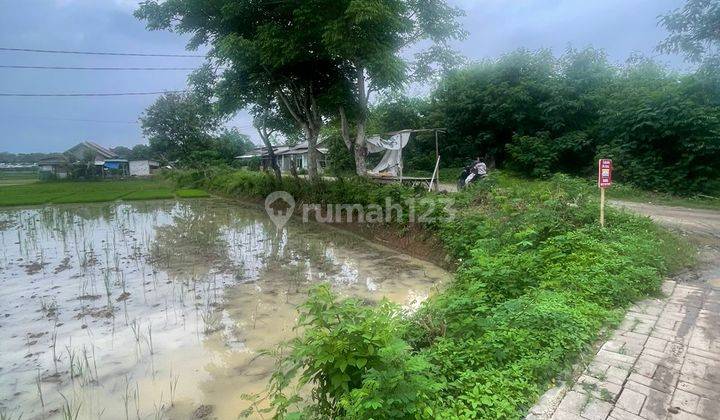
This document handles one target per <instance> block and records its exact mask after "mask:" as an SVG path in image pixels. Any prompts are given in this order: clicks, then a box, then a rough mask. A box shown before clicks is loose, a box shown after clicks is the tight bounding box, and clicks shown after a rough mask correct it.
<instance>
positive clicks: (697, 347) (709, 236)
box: [528, 201, 720, 420]
mask: <svg viewBox="0 0 720 420" xmlns="http://www.w3.org/2000/svg"><path fill="white" fill-rule="evenodd" d="M612 204H613V205H615V206H619V207H624V208H626V209H628V210H631V211H634V212H637V213H640V214H643V215H646V216H649V217H651V218H652V219H654V220H656V221H657V222H658V223H661V224H663V225H665V226H667V227H669V228H671V229H674V230H677V231H679V232H680V233H681V234H682V235H685V236H686V237H688V238H689V239H690V240H691V241H693V242H694V243H696V244H697V246H698V250H699V254H700V255H699V264H698V266H697V267H695V268H694V269H692V270H688V271H687V272H685V273H682V274H680V275H678V276H676V277H675V278H673V279H672V280H667V281H666V282H665V283H664V285H663V292H664V293H665V295H666V296H667V297H666V298H665V299H648V300H645V301H642V302H639V303H638V304H636V305H634V306H633V307H631V308H630V309H629V311H628V313H627V315H626V317H625V320H624V321H623V322H622V324H621V325H620V326H619V327H618V329H617V331H615V332H614V334H613V336H612V338H611V339H610V340H609V341H607V342H606V343H604V344H603V346H602V347H601V348H600V350H599V351H598V352H597V354H596V355H595V357H594V358H593V360H592V362H591V363H590V364H589V365H588V366H587V368H586V369H585V370H584V371H583V372H582V375H581V376H580V377H579V378H577V379H576V380H575V381H574V382H573V383H570V384H564V385H562V386H559V387H557V388H554V389H552V390H550V391H548V392H547V393H546V394H545V395H544V396H543V398H542V399H541V401H540V403H538V405H536V406H535V407H533V408H532V409H531V413H530V414H529V415H528V418H530V419H548V418H552V419H585V420H595V419H598V420H604V419H615V420H621V419H646V420H651V419H652V420H654V419H703V420H714V419H718V418H720V212H714V211H709V210H695V209H686V208H679V207H667V206H656V205H650V204H641V203H630V202H617V201H616V202H613V203H612Z"/></svg>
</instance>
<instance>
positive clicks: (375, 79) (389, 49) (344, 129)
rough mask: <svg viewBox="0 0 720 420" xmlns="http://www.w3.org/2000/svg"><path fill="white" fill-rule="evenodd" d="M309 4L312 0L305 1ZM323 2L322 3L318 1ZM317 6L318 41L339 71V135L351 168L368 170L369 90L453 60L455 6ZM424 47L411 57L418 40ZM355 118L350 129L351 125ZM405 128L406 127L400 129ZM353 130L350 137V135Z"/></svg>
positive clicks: (435, 2)
mask: <svg viewBox="0 0 720 420" xmlns="http://www.w3.org/2000/svg"><path fill="white" fill-rule="evenodd" d="M308 3H313V2H308ZM320 3H322V2H320ZM327 3H328V4H326V5H324V7H323V8H322V9H318V10H317V14H316V15H315V16H316V17H315V19H316V20H317V24H318V25H319V26H320V28H321V29H322V40H323V45H324V47H325V48H326V49H327V51H328V54H329V56H330V58H331V59H333V60H334V62H335V64H336V65H337V66H338V68H339V69H340V74H341V75H342V79H341V82H340V85H341V88H342V89H341V92H342V93H341V96H340V97H339V98H337V99H338V113H339V117H340V122H341V133H342V137H343V139H344V142H345V145H346V147H347V148H348V150H349V151H350V152H351V153H353V154H354V157H355V166H356V172H357V174H358V175H361V176H362V175H365V174H366V172H367V165H366V156H367V145H366V130H367V123H368V116H369V104H370V97H371V94H372V93H373V92H380V91H383V90H385V89H388V88H399V87H401V86H403V85H404V84H405V83H407V82H408V81H411V80H419V79H421V78H424V77H427V76H428V75H429V70H431V69H432V68H434V67H437V66H438V65H439V66H441V67H449V66H452V65H454V64H456V63H457V59H456V56H455V55H454V54H452V53H451V49H450V48H449V46H448V45H447V42H448V41H449V40H452V39H459V38H462V37H464V36H465V32H464V31H463V29H462V26H461V25H460V23H459V22H458V18H459V17H460V16H462V14H463V13H462V11H461V10H460V9H457V8H454V7H451V6H449V5H448V4H447V2H446V1H445V0H425V1H417V0H381V1H380V0H332V1H329V2H327ZM419 43H424V44H426V45H428V48H427V49H424V50H420V51H419V52H417V53H416V54H415V55H414V58H413V59H410V58H409V57H413V56H412V55H411V54H410V53H409V51H408V50H409V49H410V48H411V47H415V48H417V44H419ZM351 120H353V121H354V127H352V126H351ZM402 128H407V127H402ZM353 134H354V136H353Z"/></svg>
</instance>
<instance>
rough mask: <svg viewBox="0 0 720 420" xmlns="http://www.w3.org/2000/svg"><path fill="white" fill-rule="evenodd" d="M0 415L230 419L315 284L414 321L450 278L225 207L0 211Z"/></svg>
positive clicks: (339, 237) (343, 236) (317, 229)
mask: <svg viewBox="0 0 720 420" xmlns="http://www.w3.org/2000/svg"><path fill="white" fill-rule="evenodd" d="M0 248H1V249H2V251H0V285H2V288H1V289H0V410H4V412H5V413H6V414H11V415H15V416H18V415H20V414H22V415H23V418H24V419H29V418H58V417H62V406H63V405H64V404H65V402H64V399H63V396H64V397H65V398H66V399H67V401H68V403H67V405H68V406H69V407H70V408H71V409H73V410H75V409H78V408H79V410H80V418H107V419H116V418H131V417H132V418H138V417H139V418H191V417H193V415H195V416H199V417H202V416H207V417H209V418H220V419H226V418H228V419H230V418H232V419H234V418H237V415H238V413H239V412H240V411H241V410H242V409H243V408H245V407H246V406H247V403H246V402H245V401H243V400H242V398H241V395H242V394H243V393H254V392H258V391H260V390H262V389H263V388H264V386H265V384H266V382H267V379H268V376H269V373H270V371H271V370H272V360H270V359H268V358H265V357H261V356H259V355H258V351H259V350H262V349H268V348H272V347H273V346H274V345H276V344H277V343H278V342H280V341H281V340H285V339H288V338H291V337H292V335H293V334H294V332H293V330H292V327H293V325H294V324H295V319H296V310H295V308H296V306H297V305H298V304H300V303H302V301H303V300H304V298H305V296H306V292H307V290H308V288H309V287H310V285H311V284H313V283H317V282H323V281H326V282H330V283H332V284H333V287H334V288H335V290H336V291H337V292H339V293H340V294H342V295H347V296H357V297H362V298H365V299H368V300H370V301H377V300H380V299H381V298H382V297H387V298H389V299H391V300H393V301H395V302H397V303H401V304H403V305H407V306H408V307H411V306H413V305H416V304H417V303H418V302H420V301H421V300H423V299H425V298H426V297H427V295H428V294H429V293H431V292H432V291H433V290H434V289H435V287H436V286H437V285H439V284H440V283H442V282H443V281H446V280H447V278H448V274H447V273H446V272H445V271H443V270H441V269H439V268H438V267H436V266H433V265H431V264H428V263H425V262H422V261H419V260H416V259H413V258H410V257H408V256H404V255H401V254H397V253H395V252H393V251H391V250H388V249H386V248H382V247H378V246H375V245H372V244H370V243H368V242H366V241H363V240H361V239H359V238H358V237H356V236H353V235H349V234H347V233H344V232H340V231H337V230H334V229H328V228H325V227H321V226H318V225H303V224H300V223H294V222H291V223H290V224H289V225H288V226H287V227H286V228H285V229H284V230H283V231H280V232H278V231H277V229H276V228H275V226H274V225H273V224H272V223H271V222H270V220H269V219H268V218H267V217H266V215H265V214H264V213H263V212H262V211H260V210H259V209H257V208H255V207H247V208H244V207H242V206H238V205H237V204H234V203H233V204H231V203H227V202H224V201H220V200H192V201H183V202H174V201H158V202H144V203H133V204H125V203H122V204H118V203H113V204H96V205H82V206H53V207H44V208H34V209H18V210H4V211H2V212H0Z"/></svg>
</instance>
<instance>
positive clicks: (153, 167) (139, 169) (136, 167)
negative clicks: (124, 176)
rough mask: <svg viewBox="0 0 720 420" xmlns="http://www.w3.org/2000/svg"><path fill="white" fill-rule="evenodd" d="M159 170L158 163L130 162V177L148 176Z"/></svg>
mask: <svg viewBox="0 0 720 420" xmlns="http://www.w3.org/2000/svg"><path fill="white" fill-rule="evenodd" d="M159 170H160V163H158V162H157V161H154V160H131V161H130V176H150V175H153V174H155V173H156V172H157V171H159Z"/></svg>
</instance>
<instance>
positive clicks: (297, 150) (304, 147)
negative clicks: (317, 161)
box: [276, 141, 328, 155]
mask: <svg viewBox="0 0 720 420" xmlns="http://www.w3.org/2000/svg"><path fill="white" fill-rule="evenodd" d="M321 144H322V141H320V142H319V143H318V144H317V146H316V147H317V151H318V152H320V153H322V154H323V155H325V154H327V152H328V149H327V148H325V147H319V146H320V145H321ZM307 152H308V142H306V141H301V142H300V143H298V144H297V145H295V146H293V147H288V148H287V150H285V151H283V152H276V153H277V154H279V155H303V154H305V153H307Z"/></svg>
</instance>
